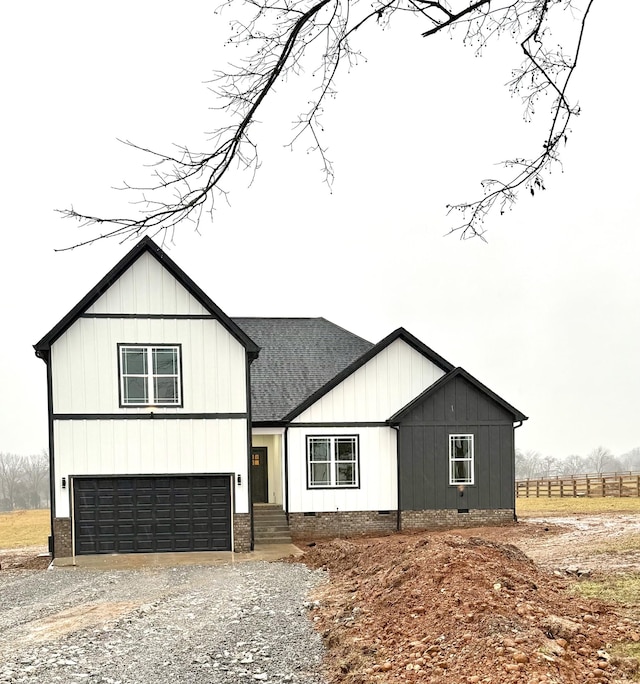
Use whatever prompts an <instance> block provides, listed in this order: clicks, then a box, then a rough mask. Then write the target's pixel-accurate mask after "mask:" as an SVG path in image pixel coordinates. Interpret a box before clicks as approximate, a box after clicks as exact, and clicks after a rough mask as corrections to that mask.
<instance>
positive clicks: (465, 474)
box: [453, 461, 471, 483]
mask: <svg viewBox="0 0 640 684" xmlns="http://www.w3.org/2000/svg"><path fill="white" fill-rule="evenodd" d="M453 479H454V480H455V481H456V482H460V483H465V482H470V481H471V461H454V462H453Z"/></svg>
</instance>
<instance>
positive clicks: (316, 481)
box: [307, 435, 359, 489]
mask: <svg viewBox="0 0 640 684" xmlns="http://www.w3.org/2000/svg"><path fill="white" fill-rule="evenodd" d="M358 470H359V469H358V437H357V435H338V436H321V437H320V436H318V437H311V436H308V437H307V487H308V488H309V489H315V488H326V487H354V488H355V487H358V486H359V481H358Z"/></svg>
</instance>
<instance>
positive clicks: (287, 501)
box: [284, 425, 289, 525]
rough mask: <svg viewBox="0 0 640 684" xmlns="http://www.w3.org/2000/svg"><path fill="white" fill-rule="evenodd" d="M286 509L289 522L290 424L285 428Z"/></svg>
mask: <svg viewBox="0 0 640 684" xmlns="http://www.w3.org/2000/svg"><path fill="white" fill-rule="evenodd" d="M284 511H285V514H286V516H287V525H288V524H289V426H288V425H287V426H286V427H285V428H284Z"/></svg>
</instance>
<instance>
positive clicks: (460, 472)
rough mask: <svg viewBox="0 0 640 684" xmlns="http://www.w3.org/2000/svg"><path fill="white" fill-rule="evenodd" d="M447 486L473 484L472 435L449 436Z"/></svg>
mask: <svg viewBox="0 0 640 684" xmlns="http://www.w3.org/2000/svg"><path fill="white" fill-rule="evenodd" d="M449 484H452V485H465V484H466V485H472V484H473V435H449Z"/></svg>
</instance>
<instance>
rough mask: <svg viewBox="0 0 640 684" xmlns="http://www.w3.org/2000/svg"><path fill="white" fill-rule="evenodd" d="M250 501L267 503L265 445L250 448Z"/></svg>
mask: <svg viewBox="0 0 640 684" xmlns="http://www.w3.org/2000/svg"><path fill="white" fill-rule="evenodd" d="M251 501H253V503H268V502H269V489H268V480H267V447H253V448H252V449H251Z"/></svg>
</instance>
